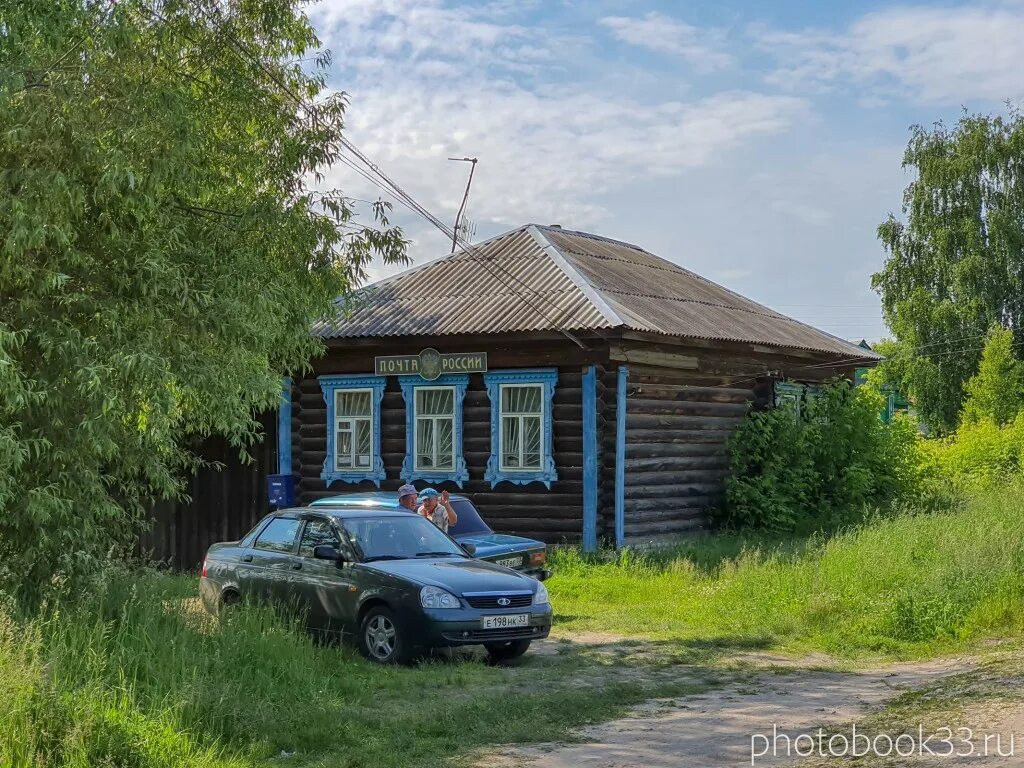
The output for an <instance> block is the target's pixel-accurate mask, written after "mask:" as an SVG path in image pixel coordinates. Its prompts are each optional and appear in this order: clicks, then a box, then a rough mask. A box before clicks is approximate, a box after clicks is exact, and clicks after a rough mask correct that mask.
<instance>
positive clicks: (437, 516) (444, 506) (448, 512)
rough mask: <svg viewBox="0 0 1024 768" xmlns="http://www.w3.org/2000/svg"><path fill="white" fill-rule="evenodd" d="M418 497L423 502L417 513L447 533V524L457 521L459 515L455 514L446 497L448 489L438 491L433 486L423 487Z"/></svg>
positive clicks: (453, 523)
mask: <svg viewBox="0 0 1024 768" xmlns="http://www.w3.org/2000/svg"><path fill="white" fill-rule="evenodd" d="M420 498H421V499H423V504H422V505H421V506H420V508H419V513H420V514H421V515H423V516H424V517H425V518H427V520H429V521H430V522H432V523H433V524H434V525H436V526H437V527H438V528H440V529H441V530H442V531H444V532H445V533H448V526H450V525H455V524H456V523H457V522H458V521H459V516H458V515H456V514H455V509H454V508H453V507H452V503H451V501H449V499H448V491H442V492H441V493H438V492H437V491H436V490H434V489H433V488H424V489H423V492H422V493H421V494H420Z"/></svg>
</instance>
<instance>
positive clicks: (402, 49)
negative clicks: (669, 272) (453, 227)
mask: <svg viewBox="0 0 1024 768" xmlns="http://www.w3.org/2000/svg"><path fill="white" fill-rule="evenodd" d="M309 13H310V16H311V19H312V21H313V24H314V26H315V28H316V30H317V33H318V35H319V36H320V38H321V41H322V43H323V44H324V46H325V47H327V48H330V49H331V51H332V52H333V60H332V64H331V66H330V69H329V71H328V82H329V85H330V87H331V88H332V89H336V90H340V91H344V92H345V93H346V94H348V98H349V100H350V104H349V107H348V111H347V118H346V120H347V128H348V137H349V139H350V140H351V141H352V142H353V143H354V144H356V145H357V146H358V147H360V148H361V149H362V150H363V151H364V152H365V153H366V154H367V155H368V156H369V157H370V158H371V159H373V160H374V161H375V162H376V163H378V164H379V166H380V167H381V169H382V170H384V171H385V172H386V173H387V174H388V175H389V176H391V177H392V178H393V179H394V180H395V181H397V182H398V183H399V184H400V185H401V186H402V187H403V188H404V189H405V190H406V191H408V192H409V193H410V194H411V195H412V196H413V197H414V198H415V199H416V200H417V201H419V202H420V203H421V204H422V205H424V206H425V207H426V208H427V209H428V210H430V211H431V212H433V213H434V214H436V215H437V216H438V217H440V218H441V219H443V220H444V221H446V222H449V224H450V223H452V222H454V219H455V215H456V213H457V210H458V207H459V203H460V202H461V199H462V193H463V189H464V186H465V182H466V175H467V172H468V167H467V164H465V163H458V162H451V161H449V160H448V159H447V158H449V157H476V158H478V159H479V163H478V165H477V168H476V174H475V178H474V181H473V186H472V191H471V193H470V199H469V206H468V217H469V219H470V220H471V221H472V222H473V225H474V227H475V233H474V235H473V242H479V241H481V240H483V239H486V238H488V237H491V236H493V235H496V234H499V233H501V232H503V231H506V230H509V229H512V228H515V227H517V226H520V225H522V224H525V223H530V222H532V223H539V224H560V225H562V226H563V227H565V228H567V229H580V230H584V231H588V232H593V233H595V234H599V235H603V236H606V237H612V238H616V239H620V240H625V241H627V242H630V243H635V244H637V245H639V246H641V247H643V248H645V249H646V250H648V251H651V252H652V253H655V254H657V255H659V256H661V257H663V258H666V259H668V260H670V261H673V262H676V263H678V264H680V265H682V266H685V267H687V268H688V269H691V270H693V271H695V272H697V273H699V274H702V275H704V276H705V277H708V278H710V279H712V280H715V281H716V282H719V283H721V284H723V285H725V286H727V287H729V288H731V289H733V290H735V291H738V292H739V293H742V294H744V295H746V296H749V297H750V298H752V299H754V300H756V301H759V302H762V303H764V304H766V305H768V306H770V307H772V308H773V309H776V310H778V311H780V312H783V313H785V314H788V315H791V316H793V317H796V318H798V319H800V320H803V321H805V322H809V323H811V324H812V325H815V326H817V327H819V328H822V329H824V330H826V331H829V332H831V333H834V334H836V335H838V336H841V337H844V338H849V339H861V338H866V339H868V340H869V341H873V340H875V339H878V338H881V337H883V336H886V335H887V334H886V330H885V326H884V323H883V321H882V318H881V311H880V308H879V300H878V296H877V295H876V294H875V293H874V292H873V291H872V290H871V275H872V273H874V272H875V271H877V270H878V269H879V268H880V267H881V265H882V263H883V260H884V256H885V254H884V252H883V250H882V248H881V245H880V244H879V242H878V240H877V237H876V228H877V226H878V225H879V224H880V223H881V222H882V221H883V220H884V219H885V218H886V217H887V216H888V214H889V213H890V212H892V213H895V214H897V215H900V213H901V205H902V195H903V190H904V188H905V187H906V185H907V184H908V183H909V181H910V180H911V178H912V176H911V175H910V172H909V171H906V170H904V169H903V168H902V167H901V162H902V156H903V151H904V149H905V147H906V142H907V139H908V137H909V129H910V126H912V125H915V124H920V125H926V126H930V125H932V124H933V123H935V122H937V121H944V122H946V123H951V122H955V121H956V120H957V119H958V118H959V116H960V115H961V114H962V113H963V111H964V110H965V109H966V110H967V111H970V112H985V113H991V112H1005V111H1006V104H1007V102H1014V103H1019V101H1020V99H1021V97H1022V96H1024V67H1022V66H1021V64H1020V58H1021V57H1020V54H1021V50H1022V48H1024V44H1022V43H1021V41H1022V40H1024V2H1019V1H1016V2H1012V1H1010V0H1001V1H999V2H980V3H925V2H921V3H916V4H894V3H884V2H870V1H867V2H856V3H839V2H820V0H777V1H776V2H772V3H763V2H754V1H753V0H716V1H715V2H706V1H705V2H689V3H681V2H620V1H618V0H589V1H587V2H583V1H582V0H543V1H542V0H484V1H482V2H454V1H449V0H320V1H319V2H317V3H315V4H314V5H313V6H311V7H310V9H309ZM328 183H329V184H330V185H332V186H333V187H336V188H339V189H341V190H343V191H344V192H345V193H346V194H347V195H349V196H350V197H353V198H356V199H358V200H361V201H370V200H374V199H377V198H378V197H381V196H382V194H383V193H382V192H381V191H380V190H379V189H377V188H375V187H373V186H371V185H370V184H369V183H368V182H367V181H366V180H365V179H363V178H362V177H360V176H359V175H357V174H356V173H355V172H354V171H352V170H351V169H350V168H349V167H347V166H345V165H343V164H339V165H337V166H335V167H334V168H332V169H330V170H329V172H328ZM385 199H387V198H385ZM357 207H358V208H359V209H360V210H361V215H362V219H363V220H368V219H369V213H368V211H367V205H366V204H365V203H363V202H360V203H357ZM394 220H395V222H396V223H398V224H400V225H401V226H402V227H403V229H404V230H405V232H406V236H407V237H408V238H409V239H410V240H411V245H410V252H409V253H410V256H411V257H412V258H413V260H414V262H415V263H417V264H420V263H423V262H425V261H427V260H429V259H432V258H437V257H440V256H443V255H445V254H447V253H448V251H449V250H450V242H449V241H447V240H446V238H445V237H444V236H443V235H442V234H441V233H440V232H438V231H437V230H436V229H433V228H432V227H431V226H430V225H429V224H427V223H426V222H425V221H423V220H422V219H420V218H418V217H417V216H415V215H414V214H412V213H411V212H409V211H407V210H405V209H403V208H400V207H399V206H396V210H395V212H394ZM394 271H396V270H395V268H393V267H385V266H383V265H379V264H378V265H375V266H374V267H373V268H372V269H371V276H372V278H374V279H377V278H380V277H383V276H386V275H388V274H391V273H393V272H394Z"/></svg>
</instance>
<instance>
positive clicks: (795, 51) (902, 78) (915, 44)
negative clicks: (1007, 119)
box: [754, 7, 1024, 105]
mask: <svg viewBox="0 0 1024 768" xmlns="http://www.w3.org/2000/svg"><path fill="white" fill-rule="evenodd" d="M754 34H755V35H756V36H757V37H758V39H759V42H760V45H761V46H762V47H763V48H764V49H766V50H768V51H770V52H772V53H774V54H775V55H776V56H777V57H778V59H779V62H780V65H779V67H778V68H777V69H776V70H775V71H774V72H772V73H771V74H770V75H769V76H768V78H767V79H768V81H769V82H770V83H772V84H776V85H782V86H785V87H788V88H791V89H794V90H798V91H806V90H807V89H808V88H810V87H814V88H824V89H835V88H841V87H844V86H847V85H850V84H852V85H855V86H859V87H861V88H863V89H866V90H867V91H869V95H868V96H866V97H865V98H866V99H867V101H866V102H864V103H879V100H880V99H881V98H883V97H888V98H896V99H910V100H912V101H914V102H916V103H920V104H953V105H958V104H961V103H966V102H975V101H977V100H979V99H981V100H985V101H1003V100H1005V99H1016V98H1019V97H1021V96H1024V68H1022V67H1021V64H1020V57H1021V50H1022V49H1021V40H1022V39H1024V11H1022V10H1019V9H1011V8H991V7H967V8H924V7H910V8H893V9H887V10H883V11H878V12H876V13H871V14H868V15H866V16H863V17H861V18H860V19H859V20H857V21H856V22H854V23H853V24H852V25H851V26H850V27H849V28H848V29H846V30H845V31H844V32H842V33H840V34H832V33H827V32H823V31H820V30H806V31H803V32H786V31H772V30H765V29H755V30H754Z"/></svg>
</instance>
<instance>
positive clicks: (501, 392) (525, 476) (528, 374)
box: [484, 368, 558, 488]
mask: <svg viewBox="0 0 1024 768" xmlns="http://www.w3.org/2000/svg"><path fill="white" fill-rule="evenodd" d="M557 381H558V371H557V370H555V369H553V368H551V369H536V370H521V371H493V372H491V373H488V374H485V375H484V382H485V384H486V385H487V393H488V395H489V396H490V399H491V458H490V460H489V461H488V462H487V472H486V474H485V478H486V479H487V480H490V482H491V487H494V486H495V485H497V484H498V483H499V482H502V481H508V482H511V483H520V484H525V483H530V482H533V481H535V480H539V481H540V482H542V483H544V484H545V485H546V486H547V487H548V488H550V487H551V483H552V481H554V480H557V479H558V473H557V472H556V471H555V460H554V456H553V435H552V423H551V419H552V415H551V402H552V399H553V398H554V395H555V384H556V383H557Z"/></svg>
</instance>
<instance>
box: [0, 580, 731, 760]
mask: <svg viewBox="0 0 1024 768" xmlns="http://www.w3.org/2000/svg"><path fill="white" fill-rule="evenodd" d="M195 591H196V582H195V579H193V578H183V577H168V576H158V575H155V574H142V575H139V574H136V575H134V576H133V577H132V578H127V577H125V576H124V575H122V576H114V577H113V578H111V579H109V580H108V582H107V588H106V589H105V590H104V591H102V592H101V593H99V594H96V595H89V596H87V597H85V598H82V599H79V600H77V601H75V602H71V603H68V604H66V605H64V606H62V607H60V608H54V607H49V608H45V609H43V610H42V611H40V612H39V613H38V615H36V616H34V617H24V616H21V617H18V619H17V620H15V616H16V613H15V611H13V610H12V609H9V610H8V611H7V612H6V614H5V613H4V612H3V611H0V766H4V768H7V767H8V766H13V767H15V768H22V767H25V768H27V767H28V766H46V767H47V768H57V766H61V767H67V768H94V767H98V766H138V768H158V767H159V768H163V767H165V766H166V767H170V766H184V765H189V766H202V767H204V768H213V767H216V768H227V767H228V766H250V765H276V764H281V765H289V766H293V765H325V766H326V765H330V766H332V767H333V768H355V767H356V766H374V767H375V768H376V767H381V768H387V767H389V766H394V767H396V768H397V767H398V766H402V767H403V768H404V766H409V765H417V766H425V767H426V768H429V766H434V765H439V764H441V763H445V762H447V761H448V760H449V759H450V758H451V757H453V756H457V755H462V754H465V753H467V752H468V751H471V750H472V749H474V748H477V747H481V746H485V745H489V744H497V743H505V742H530V741H544V740H552V739H562V738H565V737H566V736H567V734H568V730H569V729H570V728H571V727H573V726H578V725H581V724H585V723H589V722H594V721H599V720H604V719H607V718H609V717H613V716H615V715H616V714H618V713H621V712H623V711H625V708H627V707H629V706H630V705H632V704H635V703H638V702H640V701H643V700H645V699H647V698H650V697H651V696H661V695H682V694H685V693H688V692H693V691H695V690H702V689H704V688H706V687H707V685H709V684H711V683H712V682H713V680H712V679H711V678H708V679H704V678H701V677H699V676H698V677H694V676H693V675H684V674H682V673H677V672H675V671H673V670H671V669H669V668H665V669H664V670H663V672H664V673H663V674H660V675H659V674H658V673H657V671H656V670H655V671H654V674H653V675H652V676H651V677H649V678H644V679H635V678H634V675H633V674H632V672H633V670H632V669H631V668H630V667H628V666H627V665H626V664H625V663H623V661H622V660H621V659H617V658H614V657H588V655H587V653H586V652H576V653H567V654H557V653H556V654H546V655H540V654H530V655H528V656H527V657H526V658H525V659H523V660H521V661H520V662H519V663H516V664H513V665H509V666H507V667H497V668H496V667H488V666H486V665H485V664H484V663H483V662H482V660H481V658H480V657H479V656H477V657H472V656H467V655H462V656H459V657H457V658H456V659H455V660H452V659H444V658H442V659H440V660H437V661H431V662H427V663H424V664H421V665H419V666H418V667H415V668H411V669H404V668H381V667H378V666H375V665H372V664H370V663H368V662H366V661H364V660H363V659H361V658H359V657H358V656H357V655H356V654H355V653H354V652H353V651H352V650H350V649H348V648H345V647H340V648H339V647H336V646H319V645H316V644H314V643H313V642H311V640H310V639H309V638H308V636H307V635H306V634H305V633H304V632H302V631H301V630H298V629H296V628H295V627H292V626H289V625H287V624H286V623H283V622H282V621H281V620H280V619H279V618H278V617H277V616H275V615H273V614H272V613H271V612H269V611H266V610H259V609H256V608H254V607H251V606H247V607H245V608H244V609H242V610H239V611H238V612H237V613H235V614H234V615H233V616H232V617H231V619H230V620H229V621H228V622H226V623H225V624H223V625H219V624H217V623H216V622H214V621H211V620H210V619H209V618H207V617H205V616H204V615H202V614H201V613H199V612H197V611H196V610H195V605H194V600H193V602H192V603H191V604H190V603H188V602H184V603H183V597H188V596H192V595H194V594H195Z"/></svg>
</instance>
